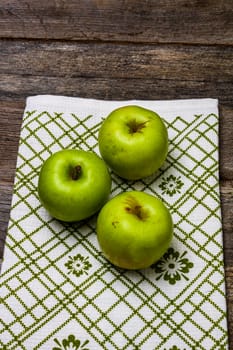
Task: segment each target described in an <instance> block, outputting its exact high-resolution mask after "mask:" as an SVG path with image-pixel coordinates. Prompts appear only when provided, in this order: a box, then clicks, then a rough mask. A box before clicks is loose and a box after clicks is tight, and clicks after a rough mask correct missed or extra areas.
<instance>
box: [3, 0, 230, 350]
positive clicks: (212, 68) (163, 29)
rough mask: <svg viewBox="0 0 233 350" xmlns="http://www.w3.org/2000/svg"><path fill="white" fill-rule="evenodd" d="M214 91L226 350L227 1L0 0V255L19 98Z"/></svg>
mask: <svg viewBox="0 0 233 350" xmlns="http://www.w3.org/2000/svg"><path fill="white" fill-rule="evenodd" d="M35 94H62V95H69V96H80V97H92V98H101V99H118V100H121V99H131V98H135V99H179V98H201V97H213V98H218V99H219V108H220V190H221V203H222V217H223V232H224V257H225V272H226V293H227V306H228V326H229V338H230V339H229V340H230V349H233V219H232V218H233V1H232V0H203V1H202V0H189V1H188V0H173V1H171V0H154V1H153V0H145V1H141V0H135V1H133V0H128V1H126V0H125V1H123V0H114V1H113V0H95V1H94V0H88V1H87V0H82V1H75V0H69V1H68V0H67V1H65V0H46V1H45V0H40V1H37V0H31V1H30V0H29V1H24V0H21V1H18V0H1V2H0V258H2V256H3V249H4V241H5V237H6V232H7V225H8V220H9V212H10V204H11V197H12V188H13V181H14V173H15V165H16V157H17V150H18V141H19V133H20V127H21V122H22V115H23V110H24V106H25V98H26V97H27V96H29V95H35Z"/></svg>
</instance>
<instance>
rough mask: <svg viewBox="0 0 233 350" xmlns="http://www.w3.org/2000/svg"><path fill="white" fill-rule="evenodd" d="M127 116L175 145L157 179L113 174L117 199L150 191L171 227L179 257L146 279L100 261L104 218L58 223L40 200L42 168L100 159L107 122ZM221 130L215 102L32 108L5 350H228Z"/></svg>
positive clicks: (14, 228)
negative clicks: (153, 123) (137, 111)
mask: <svg viewBox="0 0 233 350" xmlns="http://www.w3.org/2000/svg"><path fill="white" fill-rule="evenodd" d="M129 104H137V105H140V106H143V107H145V108H149V109H152V110H154V111H156V112H157V113H158V114H159V115H160V116H161V117H162V118H163V120H164V122H165V123H166V126H167V128H168V134H169V153H168V157H167V160H166V162H165V164H164V165H163V166H162V167H161V169H160V170H159V171H158V172H157V173H156V174H154V175H153V176H151V177H148V178H144V179H142V180H140V181H125V180H123V179H121V178H119V177H118V176H116V175H115V174H114V173H111V176H112V180H113V183H112V191H111V196H110V197H113V196H115V195H117V194H118V193H121V192H123V191H130V190H139V191H145V192H147V193H151V194H153V195H155V196H158V197H159V198H161V199H162V200H163V201H164V203H165V204H166V205H167V206H168V207H169V209H170V211H171V214H172V217H173V221H174V239H173V241H172V243H171V246H170V247H169V249H168V250H167V252H166V253H165V254H164V256H163V257H162V258H161V259H160V260H159V261H158V262H156V263H155V264H154V265H152V266H151V267H150V268H148V269H145V270H139V271H127V270H121V269H118V268H116V267H114V266H112V265H111V264H110V263H109V262H108V261H107V260H106V259H105V258H104V256H103V255H102V253H101V251H100V249H99V246H98V243H97V238H96V230H95V227H96V215H95V216H94V217H91V218H90V219H88V220H85V221H83V222H79V223H73V224H67V223H63V222H59V221H57V220H55V219H53V218H52V217H50V216H49V214H48V213H47V212H46V210H45V209H44V208H43V207H42V206H41V204H40V202H39V199H38V194H37V182H38V174H39V171H40V168H41V166H42V164H43V162H44V161H45V160H46V159H47V158H48V157H49V156H50V155H51V154H52V153H54V152H56V151H58V150H61V149H64V148H78V149H83V150H91V151H93V152H96V153H97V154H99V149H98V142H97V135H98V130H99V128H100V125H101V122H102V120H103V118H105V117H106V116H107V115H108V114H109V113H110V112H111V111H112V110H114V109H115V108H117V107H120V106H123V105H129ZM218 127H219V116H218V101H217V100H214V99H194V100H177V101H137V100H134V101H101V100H90V99H82V98H70V97H62V96H34V97H29V98H28V99H27V103H26V108H25V112H24V116H23V122H22V130H21V137H20V144H19V151H18V159H17V168H16V174H15V183H14V192H13V198H12V208H11V214H10V220H9V227H8V233H7V238H6V246H5V251H4V260H3V266H2V272H1V279H0V296H1V306H0V349H1V350H3V349H4V350H21V349H22V350H37V349H40V350H42V349H43V350H99V349H100V350H101V349H106V350H111V349H113V350H114V349H120V350H124V349H125V350H136V349H138V350H157V349H158V350H188V349H195V350H210V349H213V350H225V349H228V338H227V322H226V299H225V282H224V265H223V243H222V225H221V211H220V195H219V173H218V172H219V163H218ZM142 152H143V150H142Z"/></svg>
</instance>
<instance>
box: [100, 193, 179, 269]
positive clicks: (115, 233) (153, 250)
mask: <svg viewBox="0 0 233 350" xmlns="http://www.w3.org/2000/svg"><path fill="white" fill-rule="evenodd" d="M172 237H173V221H172V217H171V214H170V212H169V210H168V208H167V207H166V206H165V205H164V203H163V202H162V201H161V200H160V199H159V198H157V197H155V196H152V195H150V194H148V193H145V192H139V191H129V192H123V193H121V194H119V195H117V196H116V197H114V198H112V199H111V200H109V201H108V202H107V203H106V204H105V205H104V206H103V208H102V209H101V211H100V212H99V214H98V218H97V238H98V242H99V246H100V248H101V250H102V252H103V254H104V256H105V257H106V258H107V259H108V260H109V261H110V262H111V263H112V264H113V265H115V266H118V267H120V268H123V269H129V270H137V269H145V268H147V267H149V266H151V265H152V264H153V263H155V262H156V261H157V260H159V259H160V258H161V257H162V256H163V254H164V253H165V252H166V251H167V249H168V248H169V245H170V243H171V240H172Z"/></svg>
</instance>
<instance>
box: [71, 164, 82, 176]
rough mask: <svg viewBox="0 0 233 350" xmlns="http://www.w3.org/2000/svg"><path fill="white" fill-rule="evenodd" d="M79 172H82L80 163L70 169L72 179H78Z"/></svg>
mask: <svg viewBox="0 0 233 350" xmlns="http://www.w3.org/2000/svg"><path fill="white" fill-rule="evenodd" d="M81 172H82V168H81V165H76V166H75V167H74V168H72V171H71V177H72V180H78V179H79V178H80V175H81Z"/></svg>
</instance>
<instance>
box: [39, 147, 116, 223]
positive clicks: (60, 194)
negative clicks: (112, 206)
mask: <svg viewBox="0 0 233 350" xmlns="http://www.w3.org/2000/svg"><path fill="white" fill-rule="evenodd" d="M110 190H111V177H110V174H109V171H108V168H107V166H106V164H105V163H104V161H103V160H102V159H101V158H100V157H99V156H98V155H97V154H95V153H94V152H87V151H83V150H74V149H66V150H62V151H58V152H56V153H54V154H53V155H51V156H50V157H49V158H48V159H47V160H46V161H45V162H44V164H43V166H42V168H41V170H40V173H39V181H38V194H39V198H40V201H41V203H42V205H43V206H44V207H45V209H47V211H48V212H49V213H50V215H51V216H53V217H54V218H56V219H58V220H62V221H67V222H72V221H79V220H82V219H85V218H87V217H89V216H91V215H93V214H95V213H96V212H97V211H98V210H99V209H100V208H101V207H102V206H103V205H104V204H105V202H106V201H107V199H108V196H109V194H110Z"/></svg>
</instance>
